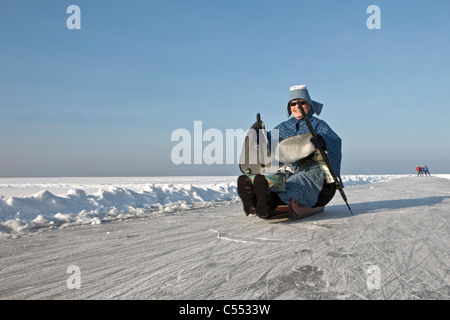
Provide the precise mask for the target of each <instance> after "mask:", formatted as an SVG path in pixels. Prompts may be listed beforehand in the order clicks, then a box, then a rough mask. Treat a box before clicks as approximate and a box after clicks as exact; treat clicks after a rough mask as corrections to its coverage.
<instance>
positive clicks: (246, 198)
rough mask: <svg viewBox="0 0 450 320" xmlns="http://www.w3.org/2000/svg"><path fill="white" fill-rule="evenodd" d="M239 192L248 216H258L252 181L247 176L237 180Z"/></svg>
mask: <svg viewBox="0 0 450 320" xmlns="http://www.w3.org/2000/svg"><path fill="white" fill-rule="evenodd" d="M237 191H238V195H239V197H240V198H241V201H242V204H243V205H244V211H245V214H246V215H247V216H249V215H254V214H256V203H255V194H254V193H253V185H252V181H251V180H250V178H249V177H247V176H246V175H242V176H239V178H238V180H237Z"/></svg>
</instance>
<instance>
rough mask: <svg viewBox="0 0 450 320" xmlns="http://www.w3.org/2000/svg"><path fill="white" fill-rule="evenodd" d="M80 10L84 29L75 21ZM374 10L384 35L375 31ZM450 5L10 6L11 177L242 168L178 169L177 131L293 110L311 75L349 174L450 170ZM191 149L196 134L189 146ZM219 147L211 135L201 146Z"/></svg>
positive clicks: (2, 53)
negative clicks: (299, 88) (71, 22)
mask: <svg viewBox="0 0 450 320" xmlns="http://www.w3.org/2000/svg"><path fill="white" fill-rule="evenodd" d="M70 5H77V6H79V8H80V9H81V16H80V26H81V29H73V30H72V29H69V28H68V27H67V24H66V22H67V20H68V19H70V17H71V16H72V14H71V13H67V12H66V10H67V8H68V7H69V6H70ZM370 5H377V6H379V8H380V13H381V15H380V17H381V29H369V28H368V27H367V23H366V22H367V19H368V18H369V17H371V14H370V13H367V8H368V7H369V6H370ZM449 11H450V2H449V1H447V0H436V1H432V2H431V1H430V2H424V1H418V0H396V1H387V0H382V1H381V0H380V1H376V0H371V1H365V0H345V1H331V0H329V1H324V0H317V1H312V0H309V1H302V0H295V1H291V0H284V1H276V0H242V1H237V0H228V1H211V0H210V1H207V0H202V1H200V0H190V1H181V0H173V1H143V0H136V1H123V0H122V1H102V0H98V1H87V0H71V1H65V0H49V1H31V0H25V1H2V2H1V3H0V35H1V37H0V38H1V50H0V153H1V156H0V177H32V176H151V175H237V174H239V169H238V165H237V164H233V165H207V164H202V165H200V164H196V165H194V164H191V165H186V164H182V165H176V164H174V163H173V161H172V159H171V151H172V149H173V148H174V147H175V146H176V145H177V142H174V141H171V135H172V133H173V132H174V131H175V130H177V129H180V128H181V129H186V130H188V131H189V132H192V134H193V133H194V121H201V122H202V129H203V131H206V130H208V129H217V130H218V131H219V132H222V133H223V135H224V136H225V132H226V130H227V129H244V130H247V128H248V127H249V126H250V125H252V124H253V122H254V121H255V119H256V118H255V115H256V113H258V112H259V113H261V116H262V120H263V121H264V122H265V124H266V127H267V128H269V129H270V128H273V127H274V126H275V125H277V124H278V123H280V122H281V121H283V120H285V119H286V113H285V108H286V103H287V98H288V94H289V87H290V86H291V85H298V84H307V85H308V89H309V92H310V95H311V97H312V99H314V100H316V101H319V102H321V103H323V104H324V108H323V111H322V114H321V115H320V116H319V117H320V118H322V119H324V120H325V121H326V122H327V123H328V124H329V125H330V126H331V127H332V128H333V129H334V130H335V131H336V132H337V133H338V134H339V136H340V137H341V138H342V141H343V161H342V170H341V172H342V174H387V173H399V174H403V173H414V172H415V166H416V165H417V164H423V165H425V164H426V165H428V167H429V168H430V170H431V173H433V172H434V173H449V172H450V169H449V165H448V164H449V163H450V130H449V129H448V126H449V120H450V102H449V101H450V90H449V89H448V86H449V84H450V72H449V71H450V67H449V66H450V41H449V40H448V39H450V19H448V12H449ZM192 143H194V141H192ZM208 143H209V142H207V141H204V142H203V146H202V147H203V148H205V147H207V145H208Z"/></svg>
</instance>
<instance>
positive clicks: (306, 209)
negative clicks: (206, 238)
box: [237, 85, 342, 219]
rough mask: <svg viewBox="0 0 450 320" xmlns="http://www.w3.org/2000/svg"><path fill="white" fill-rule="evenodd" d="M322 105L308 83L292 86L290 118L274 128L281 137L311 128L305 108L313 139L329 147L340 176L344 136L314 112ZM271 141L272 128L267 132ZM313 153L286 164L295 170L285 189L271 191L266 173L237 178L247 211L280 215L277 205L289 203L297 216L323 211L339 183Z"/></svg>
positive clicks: (323, 147) (264, 216)
mask: <svg viewBox="0 0 450 320" xmlns="http://www.w3.org/2000/svg"><path fill="white" fill-rule="evenodd" d="M322 107H323V105H322V104H320V103H318V102H316V101H313V100H311V98H310V96H309V93H308V90H307V87H306V86H305V85H301V86H293V87H291V88H290V93H289V102H288V105H287V114H288V117H289V118H288V119H287V120H286V121H284V122H282V123H280V124H279V125H277V126H276V127H275V128H274V129H277V130H278V133H279V141H280V142H281V141H283V140H284V139H286V138H289V137H293V136H296V135H301V134H305V133H308V132H309V129H308V126H307V124H306V122H305V120H304V119H303V116H302V113H301V111H300V109H299V108H303V110H304V111H305V114H306V115H307V117H308V118H309V120H310V122H311V125H312V127H313V128H314V130H315V132H316V134H317V135H316V136H315V137H313V138H311V143H312V144H313V145H314V147H315V148H317V149H322V150H326V151H327V153H328V158H329V159H330V163H331V166H332V167H333V170H334V173H335V174H336V176H337V177H338V178H339V181H341V179H340V168H341V145H342V144H341V138H339V136H338V135H337V134H336V133H335V132H334V131H333V130H332V129H331V128H330V127H329V126H328V124H327V123H326V122H325V121H323V120H321V119H318V118H317V117H315V116H313V114H317V115H319V114H320V112H321V111H322ZM268 140H269V141H270V140H271V139H270V132H268ZM313 155H314V153H312V154H311V156H308V157H306V158H303V159H300V160H298V161H294V162H292V163H289V164H286V165H287V166H288V167H290V168H291V169H292V171H293V174H292V175H291V176H289V177H288V178H287V179H286V185H285V191H284V192H277V193H275V192H271V191H270V190H269V187H268V183H267V180H266V178H265V177H264V175H261V174H258V175H256V176H255V177H254V180H253V183H252V181H251V180H250V178H249V177H248V176H247V175H241V176H239V178H238V183H237V184H238V194H239V197H240V198H241V200H242V203H243V206H244V211H245V213H246V214H247V215H255V214H256V215H257V216H258V217H260V218H262V219H267V218H270V217H273V216H275V215H277V214H278V213H276V212H275V208H276V207H277V206H278V205H289V206H290V207H291V210H292V213H293V215H294V217H295V218H301V217H305V216H308V215H311V214H315V213H318V212H321V211H323V209H324V206H325V205H326V204H327V203H328V202H329V201H330V200H331V199H332V198H333V196H334V194H335V191H336V184H335V183H330V181H329V180H328V182H327V179H326V172H325V171H326V170H324V169H323V166H322V165H321V164H320V163H319V162H318V161H316V159H315V158H314V157H313Z"/></svg>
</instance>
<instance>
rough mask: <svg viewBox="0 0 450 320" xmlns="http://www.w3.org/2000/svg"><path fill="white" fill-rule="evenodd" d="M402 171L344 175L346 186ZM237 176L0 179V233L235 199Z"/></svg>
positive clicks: (384, 178) (13, 233) (167, 211)
mask: <svg viewBox="0 0 450 320" xmlns="http://www.w3.org/2000/svg"><path fill="white" fill-rule="evenodd" d="M405 176H407V175H347V176H343V177H342V180H343V183H344V185H345V186H351V185H360V184H365V183H375V182H385V181H390V180H392V179H397V178H401V177H405ZM238 201H239V198H238V196H237V186H236V177H152V178H145V177H138V178H0V236H7V237H8V236H17V235H20V234H23V233H25V232H29V231H32V230H37V229H41V228H48V227H51V228H59V227H67V226H73V225H80V224H99V223H102V222H105V221H113V220H118V219H129V218H136V217H144V216H148V215H158V214H173V213H174V212H180V211H186V210H190V209H196V208H205V207H210V206H217V205H223V204H227V203H231V202H238Z"/></svg>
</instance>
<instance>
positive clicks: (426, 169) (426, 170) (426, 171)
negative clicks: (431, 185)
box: [423, 165, 431, 177]
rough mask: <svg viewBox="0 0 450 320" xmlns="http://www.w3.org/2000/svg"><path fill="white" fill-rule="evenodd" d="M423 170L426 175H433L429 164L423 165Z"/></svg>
mask: <svg viewBox="0 0 450 320" xmlns="http://www.w3.org/2000/svg"><path fill="white" fill-rule="evenodd" d="M423 172H424V173H425V176H426V175H427V174H428V175H429V176H430V177H431V174H430V170H428V167H427V165H425V166H424V167H423Z"/></svg>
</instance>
